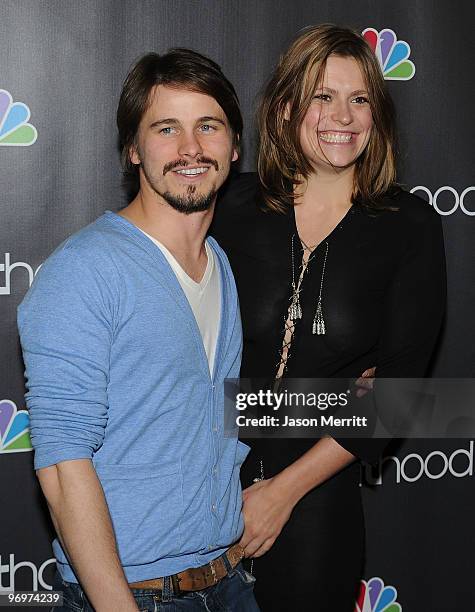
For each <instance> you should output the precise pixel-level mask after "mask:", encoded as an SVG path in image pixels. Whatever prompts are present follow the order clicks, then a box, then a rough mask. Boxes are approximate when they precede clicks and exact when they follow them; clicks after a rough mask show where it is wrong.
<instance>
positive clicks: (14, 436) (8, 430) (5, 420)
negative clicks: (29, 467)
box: [0, 400, 32, 453]
mask: <svg viewBox="0 0 475 612" xmlns="http://www.w3.org/2000/svg"><path fill="white" fill-rule="evenodd" d="M29 428H30V417H29V414H28V412H27V411H26V410H17V407H16V405H15V404H14V403H13V402H11V401H10V400H1V401H0V453H24V452H26V451H31V450H32V447H31V440H30V434H29Z"/></svg>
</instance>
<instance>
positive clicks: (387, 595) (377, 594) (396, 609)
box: [355, 577, 402, 612]
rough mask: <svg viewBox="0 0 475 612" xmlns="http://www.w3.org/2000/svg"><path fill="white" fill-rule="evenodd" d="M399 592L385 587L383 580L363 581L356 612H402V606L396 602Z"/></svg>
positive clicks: (391, 587)
mask: <svg viewBox="0 0 475 612" xmlns="http://www.w3.org/2000/svg"><path fill="white" fill-rule="evenodd" d="M396 598H397V590H396V589H395V588H394V587H393V586H384V582H383V581H382V580H381V578H377V577H376V578H371V580H368V582H366V580H362V581H361V588H360V593H359V596H358V599H357V601H356V608H355V612H402V606H401V604H398V603H397V601H396Z"/></svg>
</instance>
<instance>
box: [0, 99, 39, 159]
mask: <svg viewBox="0 0 475 612" xmlns="http://www.w3.org/2000/svg"><path fill="white" fill-rule="evenodd" d="M30 115H31V113H30V109H29V108H28V106H27V105H26V104H24V103H23V102H13V98H12V96H11V94H10V92H8V91H6V90H5V89H0V146H2V147H29V146H30V145H32V144H33V143H34V142H36V139H37V138H38V132H37V131H36V128H35V127H34V126H33V125H31V123H28V120H29V118H30Z"/></svg>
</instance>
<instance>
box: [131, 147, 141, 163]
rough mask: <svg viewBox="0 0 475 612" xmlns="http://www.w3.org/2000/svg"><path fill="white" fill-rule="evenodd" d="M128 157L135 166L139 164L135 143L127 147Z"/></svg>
mask: <svg viewBox="0 0 475 612" xmlns="http://www.w3.org/2000/svg"><path fill="white" fill-rule="evenodd" d="M129 159H130V161H131V162H132V163H133V164H134V165H135V166H138V165H140V164H141V161H140V157H139V153H138V151H137V146H136V145H135V144H133V145H131V147H130V149H129Z"/></svg>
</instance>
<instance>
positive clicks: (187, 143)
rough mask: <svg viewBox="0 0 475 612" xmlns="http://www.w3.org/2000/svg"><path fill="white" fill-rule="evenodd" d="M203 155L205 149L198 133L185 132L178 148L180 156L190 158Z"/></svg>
mask: <svg viewBox="0 0 475 612" xmlns="http://www.w3.org/2000/svg"><path fill="white" fill-rule="evenodd" d="M202 153H203V148H202V146H201V143H200V141H199V138H198V137H197V135H196V133H195V132H194V131H193V132H183V134H182V137H181V138H180V142H179V146H178V154H179V155H183V156H186V155H187V156H188V157H197V156H198V155H201V154H202Z"/></svg>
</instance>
